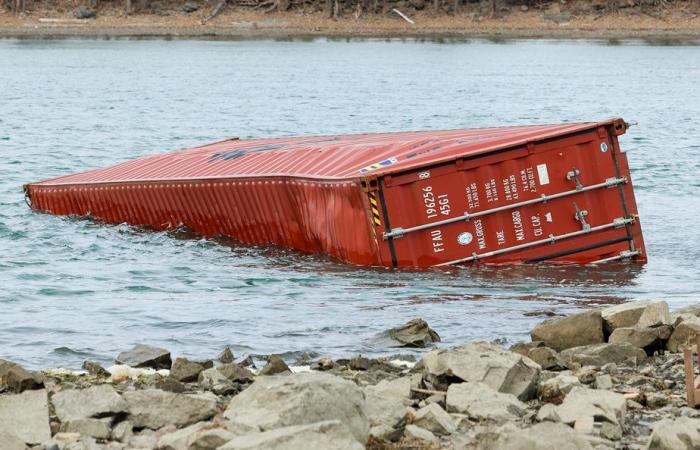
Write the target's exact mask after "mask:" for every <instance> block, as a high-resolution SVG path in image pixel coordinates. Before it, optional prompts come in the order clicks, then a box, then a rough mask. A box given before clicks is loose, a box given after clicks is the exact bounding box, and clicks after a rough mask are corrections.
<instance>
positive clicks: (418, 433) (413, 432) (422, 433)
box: [404, 425, 440, 443]
mask: <svg viewBox="0 0 700 450" xmlns="http://www.w3.org/2000/svg"><path fill="white" fill-rule="evenodd" d="M404 436H406V438H407V439H411V440H416V441H425V442H432V443H437V442H439V441H440V440H439V439H438V438H437V437H436V436H435V435H434V434H433V433H431V432H430V431H428V430H426V429H424V428H421V427H417V426H415V425H406V430H405V431H404Z"/></svg>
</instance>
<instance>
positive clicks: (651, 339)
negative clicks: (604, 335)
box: [608, 325, 673, 353]
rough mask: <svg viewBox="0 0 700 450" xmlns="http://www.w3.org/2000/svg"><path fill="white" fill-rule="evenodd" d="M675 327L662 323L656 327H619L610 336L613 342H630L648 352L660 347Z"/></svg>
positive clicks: (610, 341) (609, 340) (610, 340)
mask: <svg viewBox="0 0 700 450" xmlns="http://www.w3.org/2000/svg"><path fill="white" fill-rule="evenodd" d="M672 332H673V327H672V326H670V325H661V326H656V327H640V326H635V327H619V328H616V329H615V331H613V332H612V334H611V335H610V337H609V338H608V342H609V343H611V344H630V345H632V346H634V347H639V348H643V349H645V350H646V351H647V353H651V352H653V351H654V350H657V349H660V348H662V347H663V346H664V344H665V342H666V341H667V340H668V338H669V337H670V336H671V333H672Z"/></svg>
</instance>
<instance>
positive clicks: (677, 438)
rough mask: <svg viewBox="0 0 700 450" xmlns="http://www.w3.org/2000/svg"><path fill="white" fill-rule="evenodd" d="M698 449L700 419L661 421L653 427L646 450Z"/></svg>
mask: <svg viewBox="0 0 700 450" xmlns="http://www.w3.org/2000/svg"><path fill="white" fill-rule="evenodd" d="M698 448H700V419H691V418H690V417H679V418H677V419H662V420H660V421H658V422H656V423H655V424H654V426H653V431H652V433H651V436H650V437H649V443H648V444H647V447H646V449H647V450H695V449H698Z"/></svg>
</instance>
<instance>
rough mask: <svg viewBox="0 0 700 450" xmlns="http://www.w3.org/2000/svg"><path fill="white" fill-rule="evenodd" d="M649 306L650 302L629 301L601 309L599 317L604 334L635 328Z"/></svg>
mask: <svg viewBox="0 0 700 450" xmlns="http://www.w3.org/2000/svg"><path fill="white" fill-rule="evenodd" d="M650 304H651V302H650V301H631V302H627V303H621V304H619V305H615V306H610V307H608V308H603V309H602V310H601V315H602V317H603V326H604V329H605V332H606V334H608V335H609V334H612V332H613V331H615V329H617V328H623V327H634V326H636V325H637V322H639V318H640V317H642V314H643V313H644V310H645V309H646V308H647V306H649V305H650Z"/></svg>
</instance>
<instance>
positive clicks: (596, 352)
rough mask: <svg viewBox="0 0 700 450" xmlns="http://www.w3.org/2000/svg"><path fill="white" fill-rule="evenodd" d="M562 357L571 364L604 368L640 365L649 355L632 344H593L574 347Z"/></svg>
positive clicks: (562, 354) (563, 353) (562, 353)
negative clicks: (618, 365) (622, 364)
mask: <svg viewBox="0 0 700 450" xmlns="http://www.w3.org/2000/svg"><path fill="white" fill-rule="evenodd" d="M561 357H562V358H563V359H564V360H565V361H566V362H567V363H569V364H571V363H577V364H580V365H582V366H595V367H602V366H604V365H605V364H609V363H615V364H621V363H623V362H627V361H632V362H634V364H640V363H643V362H644V361H646V360H647V354H646V352H645V351H644V350H642V349H641V348H639V347H635V346H633V345H630V344H593V345H584V346H581V347H574V348H570V349H567V350H564V351H563V352H561Z"/></svg>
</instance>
